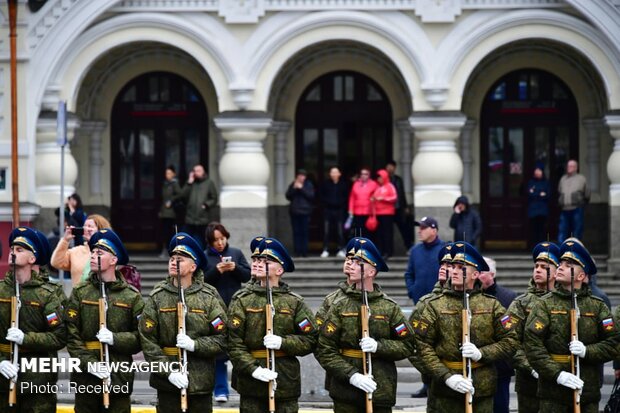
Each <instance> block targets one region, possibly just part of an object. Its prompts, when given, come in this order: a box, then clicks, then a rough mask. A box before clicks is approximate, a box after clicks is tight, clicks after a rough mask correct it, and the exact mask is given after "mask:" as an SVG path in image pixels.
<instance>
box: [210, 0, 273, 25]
mask: <svg viewBox="0 0 620 413" xmlns="http://www.w3.org/2000/svg"><path fill="white" fill-rule="evenodd" d="M219 3H220V4H219V6H220V7H219V11H218V14H219V15H220V16H222V17H224V19H225V20H226V23H231V24H235V23H258V19H259V18H261V17H263V16H264V15H265V0H226V1H221V0H220V2H219Z"/></svg>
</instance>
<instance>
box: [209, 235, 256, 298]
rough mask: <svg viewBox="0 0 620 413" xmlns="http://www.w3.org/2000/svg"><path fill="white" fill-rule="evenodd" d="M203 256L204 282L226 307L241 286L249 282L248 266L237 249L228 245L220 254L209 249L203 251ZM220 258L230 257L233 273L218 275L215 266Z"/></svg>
mask: <svg viewBox="0 0 620 413" xmlns="http://www.w3.org/2000/svg"><path fill="white" fill-rule="evenodd" d="M205 254H206V255H207V267H206V269H205V271H204V274H205V282H206V283H209V284H211V285H212V286H214V287H215V288H216V289H217V292H218V293H220V295H221V296H222V299H223V300H224V302H225V303H226V305H228V304H230V299H231V298H232V296H233V294H234V293H235V292H236V291H237V290H239V289H240V288H241V284H242V283H245V282H247V281H249V280H250V266H249V264H248V262H247V261H246V259H245V257H244V256H243V253H242V252H241V250H240V249H239V248H233V247H230V246H228V245H227V246H226V248H224V251H222V253H221V254H220V253H218V252H217V251H215V250H214V249H213V248H210V247H209V248H207V249H206V250H205ZM222 257H232V261H233V262H234V263H235V264H236V267H235V270H234V271H229V272H225V273H223V274H220V272H219V271H218V270H217V268H216V267H215V266H216V265H217V264H218V263H219V262H221V260H222Z"/></svg>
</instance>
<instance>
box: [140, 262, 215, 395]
mask: <svg viewBox="0 0 620 413" xmlns="http://www.w3.org/2000/svg"><path fill="white" fill-rule="evenodd" d="M202 280H203V277H202V274H201V272H196V273H194V276H193V278H192V285H190V286H189V287H188V288H186V289H184V290H183V291H184V295H185V304H186V306H187V315H186V318H185V327H186V334H187V335H188V336H190V337H191V338H192V339H193V340H195V349H194V351H193V352H190V351H188V352H187V355H188V363H187V370H188V374H189V387H188V393H189V394H190V395H191V394H211V392H212V391H213V387H214V385H215V358H216V356H217V355H218V354H221V353H223V352H225V351H226V334H227V328H226V323H227V318H226V310H225V307H224V305H223V301H222V298H221V297H220V295H219V294H217V290H215V289H214V288H213V287H212V286H210V285H208V284H206V283H204V282H203V281H202ZM178 293H179V290H178V287H176V286H175V285H174V284H173V283H172V277H168V278H167V279H166V280H164V281H161V282H159V283H158V284H156V285H155V287H153V291H151V293H150V294H149V297H148V299H147V300H146V304H145V306H144V312H143V314H142V317H141V318H140V340H141V342H142V350H143V352H144V358H145V359H146V360H147V361H150V362H164V363H165V362H176V361H178V356H177V355H174V356H173V355H166V354H164V351H163V348H164V347H176V342H177V334H178V327H177V312H176V308H177V302H178V298H179V296H178ZM168 376H169V373H165V372H162V373H153V374H151V377H150V379H149V383H150V385H151V386H152V387H153V388H155V389H157V390H161V391H164V392H179V389H178V388H176V387H175V386H174V385H173V384H172V383H170V382H169V381H168Z"/></svg>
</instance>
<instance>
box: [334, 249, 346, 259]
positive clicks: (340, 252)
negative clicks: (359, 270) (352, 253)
mask: <svg viewBox="0 0 620 413" xmlns="http://www.w3.org/2000/svg"><path fill="white" fill-rule="evenodd" d="M336 256H337V257H340V258H344V257H346V256H347V254H345V253H344V249H342V250H340V251H338V254H336Z"/></svg>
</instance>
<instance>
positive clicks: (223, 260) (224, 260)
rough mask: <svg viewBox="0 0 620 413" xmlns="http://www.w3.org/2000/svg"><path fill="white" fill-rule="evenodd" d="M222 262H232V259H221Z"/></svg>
mask: <svg viewBox="0 0 620 413" xmlns="http://www.w3.org/2000/svg"><path fill="white" fill-rule="evenodd" d="M222 262H232V257H222Z"/></svg>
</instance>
